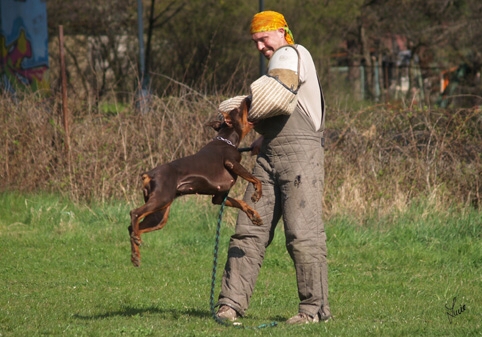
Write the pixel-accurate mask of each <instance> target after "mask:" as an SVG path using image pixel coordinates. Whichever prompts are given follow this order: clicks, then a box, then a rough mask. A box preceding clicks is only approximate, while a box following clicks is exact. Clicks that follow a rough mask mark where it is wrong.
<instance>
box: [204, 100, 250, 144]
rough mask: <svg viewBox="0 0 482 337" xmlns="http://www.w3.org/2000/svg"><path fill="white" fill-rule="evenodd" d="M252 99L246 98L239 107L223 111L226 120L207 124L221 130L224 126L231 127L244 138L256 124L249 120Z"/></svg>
mask: <svg viewBox="0 0 482 337" xmlns="http://www.w3.org/2000/svg"><path fill="white" fill-rule="evenodd" d="M250 105H251V99H249V97H248V98H246V99H244V100H243V101H242V103H241V105H240V106H239V107H238V108H235V109H233V110H231V111H229V112H223V111H221V114H222V115H223V119H224V121H212V122H209V123H208V124H207V125H208V126H211V127H212V128H213V129H214V130H216V131H218V132H219V131H220V130H221V129H223V128H231V129H234V130H235V131H236V133H237V134H238V135H239V138H240V140H241V139H243V138H244V137H245V136H246V135H247V134H248V133H249V132H250V131H251V130H252V129H253V127H254V124H253V123H251V122H249V121H248V113H249V107H250Z"/></svg>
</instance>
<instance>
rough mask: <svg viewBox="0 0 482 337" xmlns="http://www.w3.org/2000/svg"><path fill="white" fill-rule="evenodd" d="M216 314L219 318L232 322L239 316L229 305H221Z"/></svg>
mask: <svg viewBox="0 0 482 337" xmlns="http://www.w3.org/2000/svg"><path fill="white" fill-rule="evenodd" d="M216 316H218V318H220V319H227V320H229V321H231V322H234V321H235V320H236V319H237V318H238V317H239V315H238V313H237V312H236V310H234V309H233V308H231V307H230V306H229V305H222V306H221V307H220V308H219V310H218V312H217V313H216Z"/></svg>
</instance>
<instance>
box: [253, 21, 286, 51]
mask: <svg viewBox="0 0 482 337" xmlns="http://www.w3.org/2000/svg"><path fill="white" fill-rule="evenodd" d="M251 39H252V40H253V41H254V43H255V45H256V49H258V50H259V52H260V53H262V54H263V55H264V56H265V57H266V58H267V59H270V58H271V56H273V53H274V52H275V51H276V50H277V49H278V48H280V47H282V46H284V45H286V44H287V42H286V40H285V30H284V29H283V28H280V29H278V30H273V31H269V32H260V33H254V34H252V35H251Z"/></svg>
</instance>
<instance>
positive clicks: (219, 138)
mask: <svg viewBox="0 0 482 337" xmlns="http://www.w3.org/2000/svg"><path fill="white" fill-rule="evenodd" d="M216 139H217V140H222V141H223V142H225V143H227V144H229V145H231V146H232V147H236V145H234V144H233V142H231V141H230V140H229V139H226V138H223V137H221V136H217V137H216Z"/></svg>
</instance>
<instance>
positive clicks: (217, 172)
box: [129, 100, 262, 267]
mask: <svg viewBox="0 0 482 337" xmlns="http://www.w3.org/2000/svg"><path fill="white" fill-rule="evenodd" d="M248 109H249V101H248V100H245V101H243V103H242V105H241V107H240V108H237V109H234V110H232V111H230V112H227V113H226V112H223V116H224V122H221V121H212V122H210V123H208V124H207V125H209V126H211V127H213V128H214V129H215V130H216V131H217V132H218V134H217V136H216V137H215V138H214V139H213V140H212V141H211V142H209V143H208V144H206V145H205V146H204V147H203V148H202V149H201V150H200V151H199V152H197V153H196V154H194V155H191V156H187V157H184V158H180V159H177V160H174V161H172V162H170V163H167V164H163V165H159V166H157V167H155V168H154V169H152V170H150V171H148V172H145V173H143V174H142V175H141V177H142V185H143V192H144V201H145V204H144V205H143V206H141V207H139V208H136V209H134V210H132V211H131V212H130V215H131V225H130V226H129V234H130V239H131V261H132V263H133V264H134V266H136V267H138V266H139V265H140V258H141V257H140V251H139V246H140V244H141V234H143V233H147V232H152V231H155V230H159V229H162V228H163V227H164V226H165V225H166V223H167V219H168V216H169V209H170V208H171V204H172V202H173V201H174V199H176V198H177V197H180V196H182V195H185V194H203V195H212V196H213V197H212V203H213V204H215V205H221V204H222V202H223V201H224V199H225V198H226V196H227V195H228V193H229V190H230V189H231V187H232V186H233V185H234V183H235V182H236V179H237V177H238V176H240V177H242V178H244V179H246V180H247V181H249V182H251V183H252V184H253V185H254V188H255V192H254V194H253V195H252V196H251V200H252V201H253V202H257V201H258V200H259V198H261V193H262V192H261V182H260V181H259V180H258V179H256V178H255V177H254V176H253V175H252V174H250V173H249V172H248V171H247V170H246V169H245V168H244V167H243V166H242V165H241V164H240V162H241V154H240V152H239V151H238V146H239V143H240V142H241V140H242V139H243V138H244V136H246V134H248V132H249V131H251V130H252V128H253V125H252V124H251V123H248ZM225 205H226V206H229V207H236V208H238V209H240V210H242V211H243V212H245V213H246V214H247V215H248V217H249V218H250V219H251V221H252V222H253V224H255V225H261V224H262V221H261V219H260V217H259V214H258V212H256V210H254V209H253V208H251V207H250V206H248V205H247V204H246V203H245V202H244V201H242V200H236V199H233V198H231V197H227V198H226V202H225Z"/></svg>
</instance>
